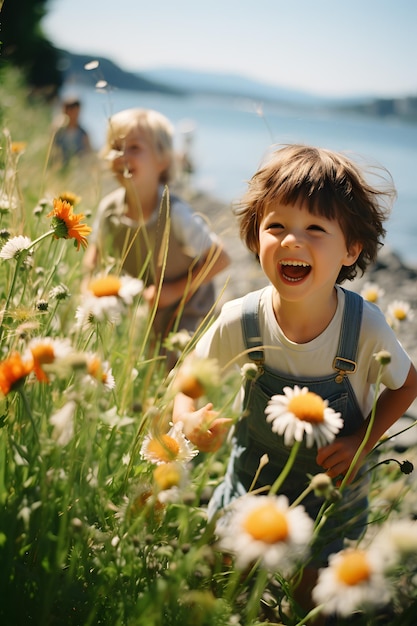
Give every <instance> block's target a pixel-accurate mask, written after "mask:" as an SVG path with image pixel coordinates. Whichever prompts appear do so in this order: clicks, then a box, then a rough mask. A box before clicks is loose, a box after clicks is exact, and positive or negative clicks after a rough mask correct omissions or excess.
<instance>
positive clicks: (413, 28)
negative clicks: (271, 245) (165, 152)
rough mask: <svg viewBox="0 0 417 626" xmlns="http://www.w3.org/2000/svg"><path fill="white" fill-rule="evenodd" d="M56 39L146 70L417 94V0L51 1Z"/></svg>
mask: <svg viewBox="0 0 417 626" xmlns="http://www.w3.org/2000/svg"><path fill="white" fill-rule="evenodd" d="M47 10H48V13H47V15H46V17H45V18H44V20H43V22H42V27H43V30H44V33H45V34H46V35H47V37H48V38H49V39H50V40H51V41H52V43H53V44H54V45H55V46H56V47H58V48H62V49H65V50H69V51H70V52H74V53H82V54H87V55H91V57H92V58H94V57H95V56H102V57H106V58H108V59H110V60H112V61H114V62H115V63H117V64H118V65H119V66H120V67H121V68H122V69H124V70H129V71H135V72H140V71H141V70H147V69H155V68H169V67H173V68H181V69H190V70H193V71H195V70H198V71H202V72H210V73H212V72H215V73H222V74H238V75H241V76H244V77H247V78H251V79H255V80H257V81H260V82H264V83H268V84H272V85H278V86H282V87H285V88H290V89H297V90H301V91H305V92H309V93H312V94H318V95H328V96H350V95H352V96H356V95H368V94H372V95H375V96H380V97H384V96H386V97H395V96H406V95H417V36H416V32H417V2H416V0H155V1H154V2H152V0H146V2H144V1H143V0H116V1H115V2H112V3H109V2H106V1H104V0H49V4H48V5H47Z"/></svg>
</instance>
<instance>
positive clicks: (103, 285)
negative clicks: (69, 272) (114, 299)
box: [89, 276, 122, 298]
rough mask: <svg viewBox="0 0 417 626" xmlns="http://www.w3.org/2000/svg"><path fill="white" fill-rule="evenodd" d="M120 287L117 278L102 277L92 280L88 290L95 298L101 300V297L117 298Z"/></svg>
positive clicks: (120, 284)
mask: <svg viewBox="0 0 417 626" xmlns="http://www.w3.org/2000/svg"><path fill="white" fill-rule="evenodd" d="M121 286H122V283H121V281H120V279H119V278H117V276H103V277H102V278H96V279H94V280H92V281H91V282H90V284H89V289H90V291H92V292H93V294H94V295H95V296H96V297H97V298H102V297H103V296H118V295H119V291H120V287H121Z"/></svg>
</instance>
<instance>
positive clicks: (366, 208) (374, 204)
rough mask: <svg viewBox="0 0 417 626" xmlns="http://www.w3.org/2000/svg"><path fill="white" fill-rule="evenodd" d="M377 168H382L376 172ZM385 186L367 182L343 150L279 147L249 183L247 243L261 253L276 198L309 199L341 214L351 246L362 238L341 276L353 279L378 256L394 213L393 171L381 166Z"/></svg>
mask: <svg viewBox="0 0 417 626" xmlns="http://www.w3.org/2000/svg"><path fill="white" fill-rule="evenodd" d="M375 173H376V172H375ZM378 174H379V175H380V178H381V179H383V180H384V186H383V187H382V188H377V187H375V186H373V185H371V184H370V183H369V182H367V181H366V180H365V178H364V176H363V174H362V171H361V169H360V168H359V166H358V165H357V164H356V163H354V162H353V161H352V160H351V159H349V158H348V157H347V156H345V155H344V154H341V153H337V152H333V151H331V150H327V149H324V148H316V147H312V146H306V145H302V144H294V145H284V146H281V147H280V148H278V149H275V150H274V151H273V153H272V155H271V156H270V158H269V160H268V161H267V162H266V163H265V164H264V165H262V166H261V167H260V169H259V170H258V171H257V172H256V173H255V174H254V176H253V177H252V178H251V180H250V181H249V184H248V189H247V192H246V194H245V195H244V196H243V198H242V200H241V202H240V203H239V204H238V205H237V206H236V207H235V213H236V215H237V217H238V221H239V227H240V235H241V238H242V240H243V241H244V243H245V244H246V246H247V247H248V248H249V250H250V251H251V252H254V253H255V254H256V255H258V253H259V226H260V223H261V221H262V217H263V215H264V213H265V210H266V209H267V208H268V207H270V206H271V205H272V204H273V203H281V204H283V205H287V206H289V205H296V204H298V205H300V204H302V205H304V206H305V207H306V208H307V210H308V211H309V212H310V213H311V214H313V215H323V216H324V217H326V218H328V219H336V220H337V221H338V222H339V224H340V227H341V228H342V230H343V233H344V236H345V241H346V245H347V248H348V249H349V248H350V246H351V245H352V244H354V243H361V244H362V251H361V253H360V255H359V257H358V259H357V261H356V263H354V264H353V265H350V266H349V267H347V266H343V267H342V269H341V271H340V273H339V276H338V278H337V282H338V283H341V282H343V281H344V280H346V279H347V280H352V279H353V278H354V277H355V276H356V274H357V270H358V269H359V270H360V271H361V272H362V274H363V272H364V271H365V269H366V267H367V266H368V264H369V263H371V262H373V261H375V259H376V255H377V251H378V249H379V247H380V246H381V245H382V241H383V238H384V235H385V228H384V226H383V222H384V221H385V220H386V219H387V217H388V215H389V210H390V208H391V204H392V201H393V199H394V198H395V196H396V192H395V187H394V185H393V184H392V179H391V176H390V174H389V172H388V171H387V170H386V169H384V168H382V167H379V168H378Z"/></svg>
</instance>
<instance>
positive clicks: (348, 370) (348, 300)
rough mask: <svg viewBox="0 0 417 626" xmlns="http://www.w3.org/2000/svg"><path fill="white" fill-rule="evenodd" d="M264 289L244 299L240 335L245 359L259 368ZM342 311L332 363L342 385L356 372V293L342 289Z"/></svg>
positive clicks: (359, 309)
mask: <svg viewBox="0 0 417 626" xmlns="http://www.w3.org/2000/svg"><path fill="white" fill-rule="evenodd" d="M262 291H263V289H260V290H258V291H253V292H250V293H248V294H246V296H244V298H243V304H242V333H243V339H244V341H245V345H246V348H247V349H248V350H249V352H248V356H249V357H250V358H251V359H252V361H254V362H255V363H256V364H257V365H258V366H260V365H262V364H263V362H264V359H265V357H264V351H263V350H262V337H261V334H260V329H259V302H260V297H261V293H262ZM343 292H344V294H345V307H344V311H343V318H342V325H341V329H340V338H339V345H338V348H337V354H336V356H335V358H334V360H333V368H334V369H335V370H336V371H337V376H336V382H342V380H343V377H344V376H345V375H346V374H352V373H353V372H355V371H356V368H357V363H356V356H357V352H358V343H359V334H360V329H361V322H362V311H363V299H362V297H361V296H359V295H358V294H357V293H355V292H353V291H348V290H346V289H343Z"/></svg>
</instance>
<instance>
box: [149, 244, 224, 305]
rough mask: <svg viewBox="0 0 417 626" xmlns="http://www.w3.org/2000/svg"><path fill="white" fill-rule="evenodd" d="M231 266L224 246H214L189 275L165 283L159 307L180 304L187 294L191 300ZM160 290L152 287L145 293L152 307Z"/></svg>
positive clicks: (154, 286) (187, 297)
mask: <svg viewBox="0 0 417 626" xmlns="http://www.w3.org/2000/svg"><path fill="white" fill-rule="evenodd" d="M228 265H230V257H229V255H228V253H227V252H226V250H225V249H224V248H223V246H222V245H214V244H213V246H212V247H211V248H210V250H209V251H208V252H207V254H206V256H205V258H204V259H203V260H202V261H201V262H200V263H198V264H196V265H195V268H193V269H192V271H191V272H190V274H189V275H187V276H184V277H183V278H180V279H178V280H175V281H172V282H164V283H163V285H162V289H161V293H160V296H159V301H158V307H159V308H161V309H163V308H165V307H168V306H170V305H171V304H173V303H174V302H178V301H179V300H181V298H182V297H183V296H184V294H186V300H189V299H190V298H191V297H192V296H193V295H194V293H195V292H196V291H197V289H198V288H199V287H200V286H201V285H204V284H205V283H208V282H210V281H211V280H212V279H213V278H214V277H215V276H216V275H217V274H219V273H220V272H222V271H223V270H224V269H226V267H227V266H228ZM157 292H158V289H157V286H156V285H150V286H149V287H147V288H146V289H145V291H144V297H145V300H146V301H147V302H148V304H149V305H150V306H153V305H154V303H155V298H156V295H157Z"/></svg>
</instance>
